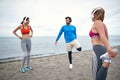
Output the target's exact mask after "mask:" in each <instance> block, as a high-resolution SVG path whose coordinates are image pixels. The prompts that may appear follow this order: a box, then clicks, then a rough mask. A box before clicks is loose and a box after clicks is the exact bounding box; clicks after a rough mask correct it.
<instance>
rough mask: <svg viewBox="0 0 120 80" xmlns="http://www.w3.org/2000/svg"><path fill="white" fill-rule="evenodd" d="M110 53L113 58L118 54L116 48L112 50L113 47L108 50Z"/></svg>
mask: <svg viewBox="0 0 120 80" xmlns="http://www.w3.org/2000/svg"><path fill="white" fill-rule="evenodd" d="M108 53H109V56H110V57H111V58H114V57H115V56H116V55H117V54H116V52H115V51H114V50H112V49H109V50H108Z"/></svg>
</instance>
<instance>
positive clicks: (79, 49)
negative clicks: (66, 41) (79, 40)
mask: <svg viewBox="0 0 120 80" xmlns="http://www.w3.org/2000/svg"><path fill="white" fill-rule="evenodd" d="M77 50H78V51H81V50H82V48H81V47H79V48H77ZM68 59H69V63H70V64H72V51H68Z"/></svg>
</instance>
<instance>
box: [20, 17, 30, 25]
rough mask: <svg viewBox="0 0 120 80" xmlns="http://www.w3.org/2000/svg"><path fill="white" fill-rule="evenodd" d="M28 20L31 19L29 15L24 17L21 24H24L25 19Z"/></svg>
mask: <svg viewBox="0 0 120 80" xmlns="http://www.w3.org/2000/svg"><path fill="white" fill-rule="evenodd" d="M27 20H29V17H24V18H23V21H22V22H21V24H23V23H24V21H27Z"/></svg>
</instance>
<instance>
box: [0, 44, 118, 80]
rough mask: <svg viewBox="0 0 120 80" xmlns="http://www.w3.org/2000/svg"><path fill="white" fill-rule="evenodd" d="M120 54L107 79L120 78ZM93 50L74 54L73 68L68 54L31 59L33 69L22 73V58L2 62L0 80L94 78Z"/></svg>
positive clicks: (113, 62) (82, 79)
mask: <svg viewBox="0 0 120 80" xmlns="http://www.w3.org/2000/svg"><path fill="white" fill-rule="evenodd" d="M114 48H118V49H119V54H118V55H117V56H116V58H114V59H112V64H111V65H110V68H109V71H108V76H107V80H120V46H116V47H114ZM91 63H92V51H91V50H90V51H83V52H78V53H74V54H73V68H72V69H69V68H68V67H69V63H68V58H67V54H66V53H65V54H62V55H55V56H48V57H40V58H33V59H31V63H30V65H31V66H32V67H33V71H27V72H26V73H20V71H19V68H20V65H21V61H20V60H16V61H9V62H2V63H0V80H92V74H91V73H92V72H91Z"/></svg>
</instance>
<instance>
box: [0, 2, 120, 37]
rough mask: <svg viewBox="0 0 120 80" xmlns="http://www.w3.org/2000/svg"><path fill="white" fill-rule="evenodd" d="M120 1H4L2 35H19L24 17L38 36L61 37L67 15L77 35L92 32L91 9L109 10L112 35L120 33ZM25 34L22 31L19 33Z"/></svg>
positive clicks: (0, 19)
mask: <svg viewBox="0 0 120 80" xmlns="http://www.w3.org/2000/svg"><path fill="white" fill-rule="evenodd" d="M119 3H120V1H119V0H0V37H4V36H15V35H13V33H12V31H13V30H14V29H15V28H16V27H17V26H18V25H20V23H21V21H22V19H23V17H24V16H28V17H29V18H30V25H31V27H32V28H33V31H34V36H57V34H58V32H59V30H60V28H61V27H62V25H64V24H65V17H66V16H70V17H71V18H72V21H73V22H72V23H71V24H72V25H74V26H76V29H77V35H78V36H79V35H88V33H89V30H90V29H91V27H92V24H93V22H92V21H91V12H92V10H93V9H94V8H96V7H103V8H104V9H105V19H104V23H105V24H106V26H107V28H108V32H109V35H120V5H119ZM17 33H18V34H19V35H21V33H20V31H18V32H17Z"/></svg>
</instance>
